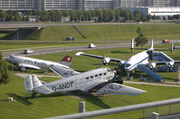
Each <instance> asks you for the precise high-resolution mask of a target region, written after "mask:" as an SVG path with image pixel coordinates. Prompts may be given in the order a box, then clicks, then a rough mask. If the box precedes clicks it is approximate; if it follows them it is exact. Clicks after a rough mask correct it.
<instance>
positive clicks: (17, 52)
mask: <svg viewBox="0 0 180 119" xmlns="http://www.w3.org/2000/svg"><path fill="white" fill-rule="evenodd" d="M16 29H17V55H19V52H18V45H19V44H18V28H16Z"/></svg>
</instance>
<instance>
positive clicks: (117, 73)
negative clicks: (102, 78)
mask: <svg viewBox="0 0 180 119" xmlns="http://www.w3.org/2000/svg"><path fill="white" fill-rule="evenodd" d="M113 71H114V73H115V76H114V78H113V79H112V80H111V81H113V82H116V83H119V84H123V78H122V76H121V71H120V69H119V68H115V69H114V70H113Z"/></svg>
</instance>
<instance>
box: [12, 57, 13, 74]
mask: <svg viewBox="0 0 180 119" xmlns="http://www.w3.org/2000/svg"><path fill="white" fill-rule="evenodd" d="M12 72H13V58H12Z"/></svg>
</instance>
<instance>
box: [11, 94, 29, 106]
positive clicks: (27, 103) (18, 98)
mask: <svg viewBox="0 0 180 119" xmlns="http://www.w3.org/2000/svg"><path fill="white" fill-rule="evenodd" d="M7 95H9V96H10V97H13V98H14V99H15V100H16V101H19V102H20V103H22V104H25V105H27V106H29V105H32V103H31V102H29V101H28V100H24V97H22V96H19V95H16V94H14V93H7Z"/></svg>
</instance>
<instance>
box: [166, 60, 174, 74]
mask: <svg viewBox="0 0 180 119" xmlns="http://www.w3.org/2000/svg"><path fill="white" fill-rule="evenodd" d="M166 65H167V73H169V71H170V70H171V69H172V68H173V66H174V62H173V61H171V62H166Z"/></svg>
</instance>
